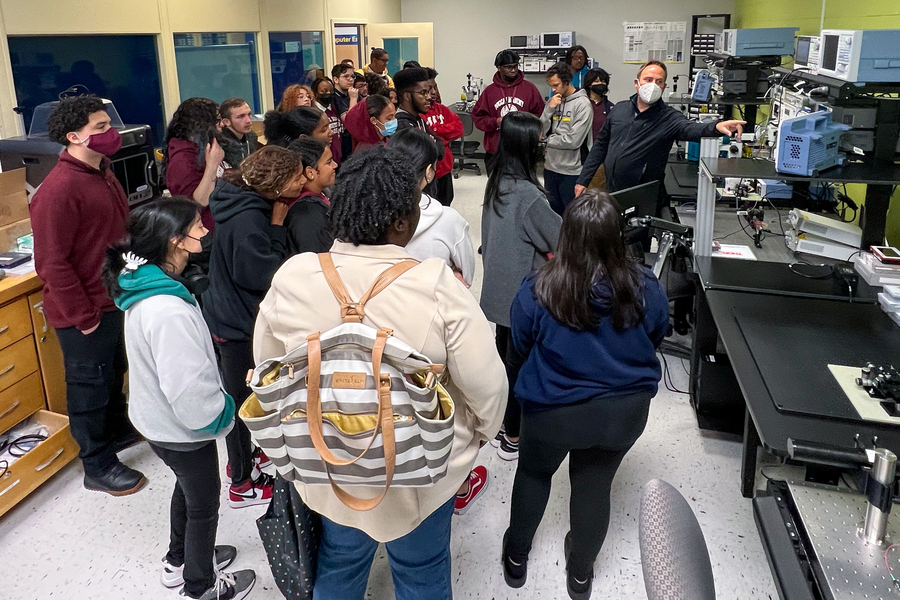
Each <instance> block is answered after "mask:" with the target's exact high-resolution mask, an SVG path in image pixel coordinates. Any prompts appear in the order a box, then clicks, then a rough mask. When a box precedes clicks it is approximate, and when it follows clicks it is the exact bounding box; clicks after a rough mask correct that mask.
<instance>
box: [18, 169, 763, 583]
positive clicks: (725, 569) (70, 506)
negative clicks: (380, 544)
mask: <svg viewBox="0 0 900 600" xmlns="http://www.w3.org/2000/svg"><path fill="white" fill-rule="evenodd" d="M484 183H485V179H484V177H483V176H482V177H476V176H475V175H474V174H471V173H466V174H464V175H462V177H461V178H460V179H458V180H457V181H456V198H457V199H456V201H455V202H454V206H455V207H456V208H458V209H459V210H460V212H461V213H462V214H463V216H464V217H466V218H467V219H468V220H469V222H470V223H471V226H472V237H473V239H474V240H475V241H476V247H477V245H478V244H477V240H478V239H479V236H480V215H481V202H482V194H483V189H484ZM480 278H481V273H480V265H479V272H478V275H477V279H476V283H475V286H473V292H474V293H476V294H477V293H479V291H480V287H481V284H480V281H481V279H480ZM669 366H670V367H671V368H672V377H673V380H674V382H675V384H676V385H677V386H678V388H680V389H687V375H686V371H685V370H684V368H683V367H682V364H680V361H678V360H677V359H670V360H669ZM661 388H662V386H661ZM121 456H122V458H123V460H124V461H125V462H126V463H128V464H129V465H131V466H134V467H136V468H139V469H141V470H142V471H143V472H144V473H145V474H146V475H147V476H148V478H149V479H150V484H149V485H148V487H147V488H145V489H144V490H142V491H141V492H139V493H138V494H135V495H134V496H130V497H126V498H112V497H110V496H106V495H104V494H98V493H92V492H87V491H85V490H84V489H83V488H82V486H81V477H82V470H81V466H80V465H79V464H77V461H76V462H75V463H73V464H70V465H69V466H68V467H66V468H65V469H63V471H61V472H60V473H59V474H57V475H56V476H55V477H54V478H53V479H52V480H51V481H49V482H48V483H47V484H45V485H44V486H43V487H42V488H40V489H38V490H37V491H36V492H34V493H33V494H32V495H31V496H30V497H29V498H28V499H26V500H25V501H24V502H22V503H21V504H20V505H19V506H18V507H17V508H15V509H14V510H13V511H11V512H10V513H8V514H7V515H5V516H4V517H2V519H0V566H2V569H3V573H4V577H3V584H2V586H0V589H2V591H0V598H3V599H5V600H32V599H40V600H43V599H45V598H66V599H73V600H82V599H85V600H86V599H104V600H105V599H107V598H109V599H112V598H129V599H132V598H154V599H160V600H163V599H166V598H173V599H174V598H176V597H177V592H176V591H167V590H166V589H165V588H163V587H162V586H161V585H160V583H159V579H158V577H159V572H158V565H159V559H160V558H161V557H162V556H163V555H164V554H165V549H166V546H167V540H168V502H169V497H170V493H171V486H172V484H173V481H174V480H173V477H172V475H171V473H170V472H169V471H168V469H166V467H165V466H164V465H163V464H162V462H161V461H159V460H158V459H157V458H156V457H155V456H154V455H153V453H152V452H151V451H150V449H149V448H148V447H147V445H146V444H141V445H139V446H137V447H135V448H132V449H129V450H127V451H125V452H123V453H122V455H121ZM224 456H225V453H224V446H221V447H220V458H221V459H222V461H223V463H224ZM481 463H482V464H484V465H486V466H487V468H488V470H489V472H490V476H491V482H490V489H489V490H488V491H487V492H486V495H485V497H484V498H482V499H480V500H479V501H478V503H477V504H475V505H474V506H473V507H472V509H471V510H470V511H469V512H468V513H467V514H466V515H465V516H463V517H454V524H453V540H452V554H453V570H454V591H455V596H456V597H457V598H477V599H482V598H484V599H488V600H491V599H493V600H502V599H507V598H560V599H564V598H567V595H566V592H565V572H564V560H563V551H562V540H563V535H564V534H565V532H566V531H567V529H568V527H567V520H568V518H567V515H568V480H567V477H566V472H567V470H566V468H565V465H564V466H563V468H561V469H560V471H559V473H557V476H556V478H555V479H554V491H553V494H552V496H551V500H550V504H549V506H548V507H547V512H546V515H545V517H544V521H543V523H542V524H541V527H540V529H538V532H537V536H536V538H535V541H534V549H533V551H532V555H531V558H530V561H529V579H528V583H526V585H525V587H523V588H522V589H521V590H512V589H510V588H508V587H507V586H506V584H505V583H504V582H503V577H502V573H501V570H500V560H499V557H500V540H501V537H502V534H503V531H504V529H505V528H506V524H507V520H508V502H509V495H510V490H511V488H512V479H513V475H514V473H515V464H511V463H506V462H504V461H502V460H500V459H499V458H498V457H497V454H496V452H495V451H494V450H493V448H491V447H490V446H487V447H485V448H484V449H483V450H482V454H481ZM739 470H740V445H739V444H738V443H737V441H735V440H734V439H725V438H722V437H719V436H714V435H708V434H704V433H701V432H700V431H699V430H698V429H697V426H696V421H695V419H694V415H693V412H692V410H691V407H690V405H689V403H688V400H687V397H686V396H685V395H682V394H675V393H672V392H668V391H666V390H665V388H662V389H661V391H660V393H659V395H658V396H657V397H656V399H655V400H654V401H653V404H652V408H651V411H650V421H649V423H648V425H647V430H646V431H645V433H644V435H643V436H642V437H641V438H640V440H639V441H638V442H637V444H636V445H635V447H634V449H633V450H632V451H631V452H630V453H629V455H628V456H627V457H626V459H625V461H624V462H623V464H622V467H621V468H620V470H619V473H618V475H617V477H616V480H615V483H614V485H613V515H612V523H611V525H610V529H609V536H608V537H607V540H606V544H605V546H604V547H603V550H602V551H601V553H600V557H599V558H598V560H597V563H596V565H595V567H594V571H595V573H596V577H595V581H594V598H616V599H620V598H621V599H625V598H627V599H632V598H646V594H645V592H644V587H643V578H642V576H641V565H640V550H639V546H638V534H637V511H638V505H639V497H640V488H641V486H642V485H643V484H644V483H645V482H646V481H648V480H650V479H652V478H654V477H660V478H663V479H665V480H667V481H669V482H670V483H672V484H673V485H675V486H676V487H677V488H678V489H679V490H681V492H682V493H683V494H684V495H685V497H686V498H687V499H688V501H689V502H690V504H691V506H692V507H693V509H694V511H695V513H696V514H697V517H698V519H699V521H700V525H701V527H702V528H703V531H704V534H705V536H706V541H707V545H708V546H709V551H710V556H711V558H712V565H713V571H714V573H715V577H716V589H717V590H718V596H719V597H720V598H723V599H724V598H727V599H729V600H731V599H741V600H744V599H746V600H751V599H754V600H755V599H770V600H772V599H776V598H777V594H776V591H775V587H774V584H773V582H772V577H771V575H770V572H769V568H768V565H767V563H766V559H765V555H764V553H763V549H762V547H761V545H760V541H759V537H758V535H757V532H756V528H755V526H754V523H753V516H752V512H751V505H750V501H749V500H746V499H744V498H742V497H741V496H740V492H739V485H738V478H739ZM263 511H264V507H253V508H246V509H242V510H232V509H230V508H228V507H227V504H225V497H224V496H223V508H222V511H221V518H220V520H219V534H218V540H219V543H228V544H234V545H235V546H237V547H238V551H239V553H238V558H237V561H236V563H235V565H234V567H235V568H253V569H255V570H256V572H257V574H258V576H259V580H258V582H257V585H256V588H255V589H254V591H253V592H252V594H251V595H250V598H251V599H252V600H264V599H272V600H275V599H278V598H281V595H280V594H279V592H278V590H277V588H275V586H274V583H273V580H272V576H271V573H270V572H269V569H268V565H267V563H266V558H265V555H264V553H263V550H262V546H261V544H260V543H259V539H258V537H257V534H256V526H255V523H254V520H255V518H256V517H258V516H259V515H260V514H262V513H263ZM368 597H370V598H374V599H379V600H381V599H387V598H392V597H393V592H392V585H391V581H390V572H389V570H388V566H387V561H386V560H385V558H384V555H383V553H379V555H378V556H377V558H376V561H375V564H374V566H373V569H372V576H371V581H370V586H369V594H368Z"/></svg>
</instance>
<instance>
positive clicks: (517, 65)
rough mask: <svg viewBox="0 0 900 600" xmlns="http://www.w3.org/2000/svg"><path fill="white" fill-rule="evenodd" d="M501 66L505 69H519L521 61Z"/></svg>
mask: <svg viewBox="0 0 900 600" xmlns="http://www.w3.org/2000/svg"><path fill="white" fill-rule="evenodd" d="M500 68H501V69H503V70H504V71H518V70H519V63H513V64H511V65H500Z"/></svg>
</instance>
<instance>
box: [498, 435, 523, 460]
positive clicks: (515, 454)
mask: <svg viewBox="0 0 900 600" xmlns="http://www.w3.org/2000/svg"><path fill="white" fill-rule="evenodd" d="M497 454H499V455H500V458H502V459H503V460H519V442H517V441H516V442H511V441H510V440H509V436H507V435H506V434H505V433H504V434H503V438H502V439H501V440H500V447H499V448H497Z"/></svg>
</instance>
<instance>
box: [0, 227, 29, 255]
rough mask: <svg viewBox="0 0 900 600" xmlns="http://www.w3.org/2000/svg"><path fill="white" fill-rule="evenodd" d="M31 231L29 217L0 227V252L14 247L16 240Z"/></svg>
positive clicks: (11, 249)
mask: <svg viewBox="0 0 900 600" xmlns="http://www.w3.org/2000/svg"><path fill="white" fill-rule="evenodd" d="M29 233H31V219H22V220H21V221H16V222H15V223H10V224H9V225H4V226H2V227H0V253H2V252H12V251H13V250H15V249H16V240H17V239H19V238H20V237H22V236H23V235H26V234H29Z"/></svg>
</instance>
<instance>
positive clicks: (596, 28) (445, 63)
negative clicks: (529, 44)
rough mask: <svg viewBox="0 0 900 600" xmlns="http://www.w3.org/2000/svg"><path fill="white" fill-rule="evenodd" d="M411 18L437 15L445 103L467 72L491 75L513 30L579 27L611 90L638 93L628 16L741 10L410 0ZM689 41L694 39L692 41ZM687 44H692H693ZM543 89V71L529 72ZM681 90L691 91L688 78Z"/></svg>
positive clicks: (600, 1)
mask: <svg viewBox="0 0 900 600" xmlns="http://www.w3.org/2000/svg"><path fill="white" fill-rule="evenodd" d="M401 7H402V14H403V21H405V22H420V21H431V22H433V23H434V60H435V63H436V64H435V65H434V67H435V68H436V69H437V70H438V72H439V73H440V77H438V85H439V86H440V88H441V96H442V98H443V100H444V103H445V104H449V103H451V102H453V101H455V100H458V99H459V94H460V93H461V91H462V90H461V86H462V85H464V84H465V83H466V74H467V73H472V75H473V76H475V77H483V78H484V80H485V85H487V84H488V83H490V81H491V78H492V77H493V76H494V73H495V72H496V69H495V68H494V56H495V55H496V54H497V52H499V51H500V50H502V49H504V48H506V47H507V46H508V45H509V36H511V35H525V34H533V33H541V32H542V31H575V33H576V37H575V41H576V42H577V43H579V44H581V45H582V46H584V47H585V48H587V50H588V54H590V56H591V58H594V59H596V60H598V61H599V62H600V66H601V67H603V68H604V69H606V70H607V71H608V72H609V73H610V78H611V81H610V98H611V99H612V100H613V101H618V100H624V99H626V98H627V97H628V96H630V95H631V94H632V93H634V86H633V81H634V76H635V73H636V71H637V67H638V65H632V64H623V63H622V36H623V30H622V22H623V21H653V20H656V21H686V22H687V37H690V28H691V16H692V15H695V14H707V13H733V12H734V0H567V1H565V2H561V1H558V0H557V1H554V0H550V1H547V0H453V1H443V0H442V1H435V0H402V3H401ZM686 43H689V41H686ZM686 51H687V48H686ZM687 70H688V65H687V63H686V62H685V63H684V64H680V65H676V64H673V65H670V66H669V86H670V89H671V82H672V77H673V76H675V75H679V74H684V75H686V74H687ZM528 79H529V80H530V81H532V82H533V83H535V84H536V85H538V87H539V89H540V90H541V92H542V93H543V92H544V91H545V90H546V89H547V86H546V84H545V82H544V78H543V76H540V75H537V76H529V77H528ZM679 83H680V85H679V86H678V90H679V91H686V89H687V83H686V81H680V82H679Z"/></svg>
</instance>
